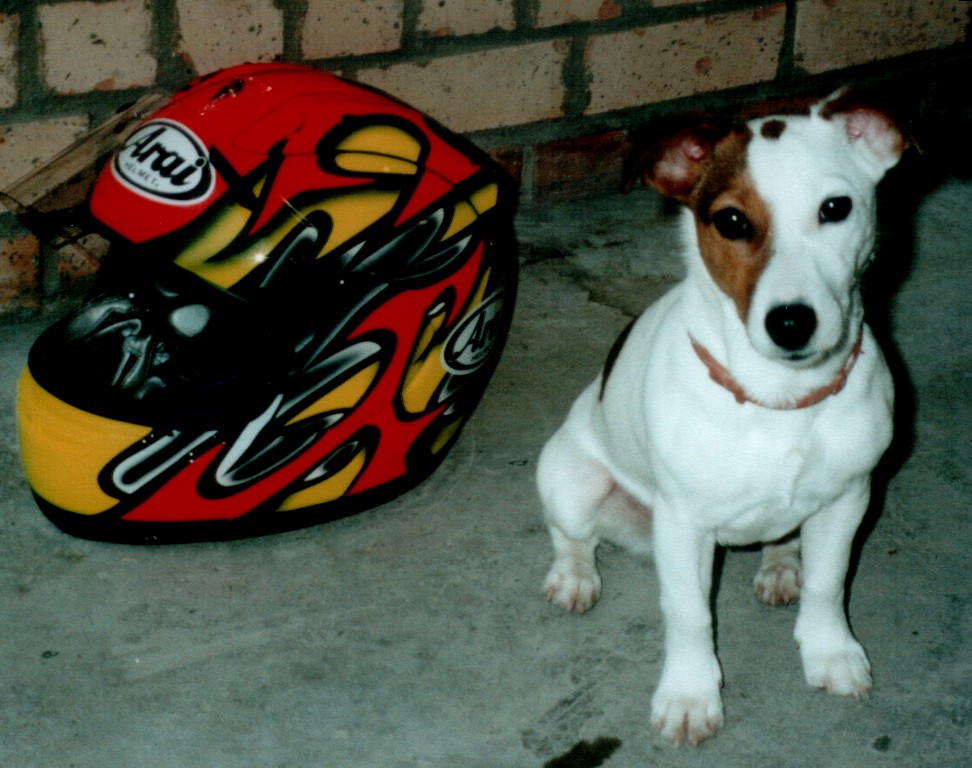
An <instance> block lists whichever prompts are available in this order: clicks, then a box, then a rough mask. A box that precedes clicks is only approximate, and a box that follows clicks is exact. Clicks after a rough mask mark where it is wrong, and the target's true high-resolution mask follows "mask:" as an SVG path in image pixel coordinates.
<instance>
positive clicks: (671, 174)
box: [626, 112, 730, 201]
mask: <svg viewBox="0 0 972 768" xmlns="http://www.w3.org/2000/svg"><path fill="white" fill-rule="evenodd" d="M729 131H730V126H729V124H728V123H727V122H726V121H724V120H722V119H720V118H718V117H715V116H713V115H710V114H707V113H704V112H690V113H688V114H685V115H679V116H677V117H674V118H670V119H668V120H662V121H659V122H657V123H654V124H653V125H651V126H650V127H649V128H648V129H647V130H643V131H642V132H640V134H639V135H637V136H635V137H634V144H635V155H634V156H635V161H634V163H633V164H632V168H631V171H630V172H629V174H628V182H627V184H626V186H628V187H630V186H631V183H632V182H633V180H634V179H635V178H638V177H640V178H641V180H642V181H643V182H644V183H645V184H647V185H649V186H651V187H654V188H655V189H657V190H658V191H659V192H661V193H662V194H663V195H665V196H667V197H673V198H675V199H676V200H682V201H685V200H686V199H687V198H689V197H690V196H691V194H692V192H693V190H694V189H695V188H696V186H697V185H698V183H699V181H701V179H702V178H703V176H704V175H705V172H706V168H707V167H708V165H709V161H710V160H711V159H712V154H713V151H714V148H715V145H716V143H717V142H718V141H719V139H720V138H722V137H723V136H725V135H726V134H727V133H728V132H729Z"/></svg>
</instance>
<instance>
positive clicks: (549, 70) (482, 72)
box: [358, 41, 567, 132]
mask: <svg viewBox="0 0 972 768" xmlns="http://www.w3.org/2000/svg"><path fill="white" fill-rule="evenodd" d="M566 59H567V45H566V44H565V43H563V42H561V41H545V42H540V43H528V44H526V45H517V46H509V47H506V48H494V49H490V50H485V51H477V52H475V53H467V54H461V55H457V56H446V57H442V58H439V59H433V60H432V61H429V62H427V63H424V64H396V65H394V66H391V67H384V68H379V69H368V70H363V71H361V72H360V73H358V79H359V80H361V81H362V82H365V83H368V84H370V85H373V86H375V87H376V88H381V89H382V90H385V91H387V92H388V93H390V94H392V95H394V96H397V97H398V98H400V99H402V100H404V101H406V102H408V103H410V104H411V105H412V106H414V107H416V108H417V109H420V110H422V111H424V112H427V113H428V114H429V115H431V116H432V117H434V118H436V119H437V120H438V121H439V122H441V123H442V124H444V125H445V126H446V127H448V128H451V129H452V130H454V131H459V132H466V131H478V130H483V129H487V128H497V127H500V126H507V125H521V124H524V123H533V122H538V121H541V120H551V119H554V118H557V117H561V116H562V115H563V102H564V84H563V80H562V72H563V67H564V62H565V61H566Z"/></svg>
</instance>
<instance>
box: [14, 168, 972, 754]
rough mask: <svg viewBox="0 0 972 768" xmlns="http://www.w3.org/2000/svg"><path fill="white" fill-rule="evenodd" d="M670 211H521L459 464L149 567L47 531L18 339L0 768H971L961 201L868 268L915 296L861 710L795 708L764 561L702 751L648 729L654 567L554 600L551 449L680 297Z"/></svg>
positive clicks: (967, 378) (876, 555)
mask: <svg viewBox="0 0 972 768" xmlns="http://www.w3.org/2000/svg"><path fill="white" fill-rule="evenodd" d="M658 207H659V206H658V202H657V200H656V199H655V198H654V197H653V196H652V195H651V193H648V192H636V193H632V194H631V195H628V196H625V197H610V198H604V199H600V200H595V201H587V202H584V203H581V204H573V205H560V206H552V207H548V208H546V209H544V210H542V211H534V212H531V213H528V214H524V215H522V216H521V223H520V234H521V239H522V242H523V255H524V263H525V266H524V269H523V273H522V282H521V291H520V299H519V307H518V314H517V318H516V322H515V326H514V329H513V333H512V337H511V339H510V341H509V345H508V347H507V350H506V353H505V356H504V359H503V362H502V364H501V366H500V369H499V371H498V372H497V374H496V377H495V379H494V381H493V383H492V385H491V387H490V390H489V391H488V393H487V395H486V398H485V399H484V401H483V403H482V405H481V406H480V408H479V410H478V411H477V413H476V415H475V417H474V419H473V421H472V423H471V424H470V425H469V426H468V428H467V429H466V431H465V432H464V433H463V436H462V438H461V440H460V442H459V443H458V445H457V446H456V448H455V449H454V450H453V452H452V453H451V454H450V455H449V457H448V458H447V460H446V463H445V464H444V465H443V466H442V467H441V468H440V469H439V470H438V471H437V473H436V474H435V475H433V477H432V478H431V479H429V480H428V481H427V482H425V483H424V484H423V485H421V486H420V487H419V488H417V489H416V490H414V491H413V492H411V493H409V494H407V495H406V496H404V497H402V498H400V499H398V500H397V501H394V502H392V503H389V504H387V505H385V506H384V507H381V508H378V509H374V510H371V511H368V512H364V513H362V514H359V515H357V516H354V517H351V518H347V519H344V520H341V521H338V522H334V523H329V524H326V525H322V526H318V527H316V528H311V529H306V530H302V531H297V532H293V533H288V534H282V535H278V536H273V537H267V538H262V539H255V540H248V541H240V542H234V543H220V544H196V545H181V546H169V547H161V548H138V547H129V546H121V545H109V544H100V543H94V542H89V541H81V540H78V539H74V538H71V537H69V536H67V535H65V534H63V533H61V532H59V531H58V530H56V529H55V528H54V527H53V526H51V525H50V524H49V523H48V522H47V521H46V519H45V518H44V517H43V516H42V515H41V514H40V512H39V511H38V510H37V509H36V508H35V507H34V505H33V503H32V501H31V498H30V496H29V493H28V490H27V488H26V486H25V484H24V482H23V481H22V479H21V474H20V468H19V459H18V456H17V448H16V443H15V425H14V419H13V415H12V411H13V401H14V383H15V379H16V375H17V373H18V371H19V369H20V368H21V366H22V365H23V362H24V359H25V356H26V352H27V349H28V347H29V344H30V342H31V341H32V339H33V337H34V336H35V335H36V334H37V333H38V331H39V330H40V327H41V326H40V324H38V323H24V324H19V325H6V326H3V327H0V488H2V493H0V531H2V533H0V537H2V538H0V622H2V627H3V632H2V635H0V765H2V766H4V768H35V767H37V766H45V767H46V766H57V767H58V768H68V766H73V767H75V768H105V767H106V766H108V767H109V768H114V767H115V766H119V767H124V768H128V767H130V766H153V767H154V768H169V767H170V766H171V767H173V768H175V767H176V766H177V767H178V768H218V767H224V766H225V767H226V768H236V767H237V766H240V767H242V766H252V767H253V768H270V767H271V766H288V767H289V766H293V767H294V768H312V767H318V766H320V767H323V768H344V767H345V766H353V767H354V768H370V767H372V766H373V767H374V768H406V767H408V768H423V767H424V768H543V767H544V766H546V768H593V767H594V766H597V765H604V766H607V768H626V767H627V766H718V768H742V767H745V768H750V767H751V766H757V765H759V766H767V767H776V766H779V767H782V768H790V767H791V766H792V767H794V768H800V767H802V766H806V767H807V768H810V767H814V768H816V767H818V766H827V767H828V768H835V767H846V768H868V767H869V766H895V767H898V766H907V767H908V768H916V767H918V766H934V767H935V768H949V767H951V766H966V765H969V764H970V763H969V761H970V754H972V594H970V577H969V573H970V569H969V565H968V563H969V556H970V553H972V524H970V510H972V462H970V457H972V454H970V447H972V347H970V343H969V342H970V340H972V293H970V290H969V285H970V282H972V280H970V278H972V261H970V258H969V254H970V251H972V222H970V219H969V210H970V209H972V184H970V183H968V182H958V181H953V182H950V183H947V184H945V185H943V186H940V187H938V188H936V189H935V190H933V191H932V192H930V193H929V194H928V195H927V196H925V197H924V199H923V201H922V205H921V207H920V209H919V215H918V217H917V218H916V220H915V222H916V223H915V225H914V227H913V228H912V227H911V226H909V225H908V222H910V219H909V220H908V221H904V220H902V219H901V218H900V217H897V220H896V221H895V226H894V227H893V228H892V231H891V232H890V235H889V241H888V243H887V248H886V249H885V250H886V254H885V258H884V259H882V261H880V262H879V263H878V265H877V266H876V267H875V270H876V274H878V275H882V274H884V275H887V276H889V277H888V278H887V279H886V280H884V281H878V282H879V283H881V282H883V283H884V284H891V285H895V284H896V283H898V282H900V286H897V285H895V287H896V292H895V298H894V301H893V304H892V305H891V306H892V310H893V312H892V316H893V324H892V325H891V330H892V332H893V337H894V339H895V342H896V344H897V347H898V350H899V351H900V357H901V360H902V361H903V370H902V371H901V372H899V373H900V379H901V380H900V389H901V392H902V396H901V399H902V404H903V405H902V415H903V418H902V423H903V424H902V429H901V437H900V441H899V444H898V447H897V451H896V454H895V455H896V456H897V457H898V459H897V460H896V461H892V462H889V472H888V473H887V474H888V475H890V477H888V478H887V480H886V483H882V485H884V486H886V491H885V492H884V493H883V494H882V496H883V499H881V503H880V505H879V506H880V509H879V513H880V514H879V515H876V516H875V517H874V519H873V520H871V521H870V523H869V526H868V530H867V532H866V536H865V537H863V538H864V541H863V544H862V547H861V553H860V558H859V562H858V564H857V567H856V574H855V578H854V582H853V588H852V591H851V599H850V612H851V617H852V622H853V625H854V628H855V631H856V633H857V635H858V637H859V638H861V640H862V641H863V643H864V645H865V647H866V648H867V649H868V651H869V654H870V658H871V661H872V664H873V668H874V677H875V687H874V690H873V695H872V697H871V699H870V700H869V701H866V702H852V701H845V700H839V699H833V698H830V697H828V696H826V695H824V694H823V693H821V692H818V691H814V690H810V689H808V688H807V687H806V686H805V684H804V681H803V677H802V672H801V670H800V663H799V658H798V654H797V650H796V648H795V646H794V643H793V642H792V640H791V637H790V635H791V631H792V625H793V619H794V615H795V612H794V609H773V608H769V607H766V606H764V605H762V604H760V603H759V602H757V601H756V600H755V598H754V597H753V596H752V594H751V592H752V590H751V577H752V575H753V573H754V571H755V568H756V564H757V554H756V553H755V552H753V551H732V552H729V553H727V554H726V557H725V560H724V564H723V568H722V573H721V581H720V584H719V589H718V597H717V606H718V608H717V620H718V642H719V650H720V656H721V660H722V662H723V666H724V669H725V675H726V687H725V691H724V697H725V705H726V718H727V722H726V726H725V728H724V730H723V731H722V732H721V733H720V734H719V736H718V737H717V738H716V739H715V740H713V741H710V742H707V743H706V744H704V745H703V746H701V747H700V748H696V749H690V748H685V749H682V750H675V749H674V748H671V747H669V746H667V745H666V744H664V743H660V742H659V741H658V739H657V738H656V737H655V736H654V735H653V734H652V732H651V729H650V727H649V725H648V710H649V698H650V695H651V691H652V689H653V687H654V684H655V682H656V681H657V677H658V674H659V671H660V653H661V651H660V637H661V627H660V622H659V615H658V604H657V595H656V582H655V576H654V573H653V571H652V569H651V567H650V564H646V563H645V562H644V561H642V560H639V559H638V558H636V557H634V556H632V555H630V554H628V553H626V552H623V551H622V550H619V549H614V548H611V547H604V548H603V549H602V551H601V564H602V574H603V576H604V582H605V592H604V596H603V598H602V601H601V603H600V604H599V605H598V607H597V608H596V610H594V611H593V612H591V613H589V614H587V615H585V616H582V617H577V616H570V615H566V614H564V613H562V612H561V611H560V610H558V609H555V608H553V607H551V606H549V605H547V604H546V603H545V602H544V601H543V600H542V598H541V595H540V585H541V582H542V579H543V576H544V573H545V571H546V568H547V566H548V564H549V558H550V547H549V543H548V539H547V533H546V530H545V528H544V526H543V525H542V523H541V520H540V512H539V508H538V504H537V500H536V498H535V496H534V491H533V479H532V476H533V471H534V464H535V460H536V456H537V452H538V450H539V448H540V446H541V444H542V443H543V441H544V439H545V438H546V437H547V436H548V435H549V434H550V433H551V432H552V430H553V429H554V428H555V426H556V425H557V424H558V422H559V420H560V419H561V418H562V417H563V415H564V413H565V411H566V409H567V407H568V404H569V403H570V401H571V400H572V399H573V397H574V396H575V395H576V393H577V392H578V391H579V390H580V388H581V387H582V386H583V385H584V384H585V383H587V381H588V380H589V379H590V378H591V377H593V376H594V375H595V374H596V372H597V370H598V369H599V367H600V365H601V362H602V360H603V358H604V355H605V353H606V352H607V349H608V347H609V346H610V344H611V342H612V341H613V340H614V338H615V335H616V334H617V332H618V331H619V330H620V329H621V327H622V326H624V325H625V324H626V322H627V318H628V316H629V315H630V314H631V313H633V312H635V311H637V310H638V309H640V308H641V307H642V306H643V305H644V304H646V303H647V301H649V300H650V299H651V298H653V297H654V296H656V295H657V294H658V292H659V291H660V290H662V289H663V288H664V286H665V285H667V284H668V283H669V282H670V281H671V279H672V278H673V276H675V275H677V274H678V271H679V265H678V262H677V260H674V259H673V258H672V256H671V254H670V249H671V246H670V244H671V233H670V229H671V222H670V221H669V220H668V219H666V218H665V217H663V216H659V215H657V210H658ZM648 214H651V215H648ZM903 225H904V226H903ZM912 234H913V242H914V246H915V247H914V249H912V248H911V240H912V237H911V235H912ZM912 250H914V252H915V256H914V258H913V259H911V258H910V256H909V254H910V253H911V252H912ZM909 264H910V265H911V267H910V270H909ZM878 303H879V304H880V302H878ZM879 319H880V318H879ZM582 742H588V744H587V747H586V748H585V747H584V746H583V745H582Z"/></svg>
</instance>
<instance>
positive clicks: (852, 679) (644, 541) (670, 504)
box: [537, 93, 907, 744]
mask: <svg viewBox="0 0 972 768" xmlns="http://www.w3.org/2000/svg"><path fill="white" fill-rule="evenodd" d="M755 114H757V113H756V112H753V113H751V114H750V116H749V117H748V118H747V119H746V121H745V122H742V123H738V124H720V122H719V121H717V120H715V119H713V118H711V117H708V116H705V115H701V114H696V115H690V116H687V118H686V119H685V120H684V121H683V122H682V123H681V124H680V125H678V126H677V127H674V128H672V129H671V130H669V131H668V132H667V133H665V134H664V135H660V136H658V137H656V138H655V139H654V140H653V141H652V142H651V143H650V144H649V145H648V147H647V149H646V150H645V152H644V154H643V155H642V156H641V159H640V160H639V163H638V168H637V172H638V173H640V174H641V176H642V178H643V179H644V181H645V182H646V183H648V184H649V185H651V186H653V187H655V188H656V189H657V190H659V191H660V192H661V193H662V194H664V195H666V196H669V197H672V198H674V199H676V200H679V201H681V202H682V203H684V205H685V210H684V211H683V220H682V222H683V239H684V257H685V260H686V262H687V276H686V277H685V279H684V280H683V281H682V282H681V283H680V284H679V285H677V286H676V287H675V288H673V289H672V290H671V291H670V292H669V293H668V294H666V295H665V296H664V297H663V298H661V299H660V300H659V301H658V302H657V303H655V304H654V305H653V306H651V307H650V308H649V309H648V310H647V311H646V312H645V313H644V314H642V315H641V316H640V317H639V318H638V319H637V320H636V321H635V322H633V323H632V325H631V326H629V328H628V329H627V330H626V331H625V332H624V333H623V334H622V336H621V338H619V339H618V341H617V342H616V343H615V345H614V348H613V349H612V350H611V352H610V354H609V357H608V361H607V363H606V364H605V367H604V369H603V371H602V372H601V374H600V376H599V377H598V378H597V379H596V380H595V381H594V382H593V383H592V384H591V385H590V386H589V387H588V388H587V389H586V390H584V392H583V393H581V395H580V396H579V397H578V399H577V400H576V401H575V403H574V405H573V407H572V409H571V411H570V413H569V415H568V417H567V419H566V421H565V423H564V424H563V425H562V426H561V427H560V428H559V430H558V431H557V432H556V433H555V434H554V435H553V436H552V437H551V438H550V440H549V441H548V442H547V444H546V445H545V446H544V448H543V451H542V452H541V455H540V459H539V464H538V470H537V483H538V488H539V492H540V497H541V499H542V502H543V505H544V509H545V515H546V522H547V524H548V526H549V528H550V534H551V537H552V539H553V548H554V554H555V556H554V562H553V566H552V567H551V568H550V572H549V574H548V575H547V578H546V583H545V585H544V588H545V592H546V596H547V598H548V599H549V600H550V601H552V602H554V603H556V604H558V605H560V606H563V607H564V608H566V609H567V610H570V611H576V612H578V613H583V612H584V611H586V610H588V609H589V608H591V607H592V606H593V605H594V603H595V601H596V600H597V598H598V596H599V594H600V591H601V579H600V576H599V575H598V572H597V567H596V564H595V549H596V548H597V545H598V542H599V541H600V540H601V539H610V540H613V541H616V542H618V543H620V544H622V545H625V546H627V547H629V548H630V549H633V550H635V551H646V550H648V549H649V548H650V550H651V551H652V552H653V555H654V561H655V564H656V568H657V572H658V581H659V586H660V591H661V609H662V614H663V616H664V625H665V661H664V665H663V668H662V672H661V679H660V681H659V683H658V688H657V690H656V691H655V694H654V697H653V698H652V714H651V718H652V723H653V725H654V727H655V728H656V730H657V731H658V732H659V733H660V734H661V735H662V736H663V737H665V738H667V739H668V740H670V741H672V742H674V743H676V744H680V743H682V742H691V743H699V742H701V741H703V740H704V739H706V738H709V737H710V736H713V735H714V734H715V732H716V730H717V729H718V728H719V727H720V726H721V725H722V722H723V713H722V700H721V695H720V687H721V685H722V673H721V670H720V666H719V662H718V660H717V659H716V655H715V648H714V644H713V636H712V616H711V612H710V604H709V595H710V589H711V584H712V563H713V557H714V552H715V548H716V546H717V545H720V544H721V545H727V546H735V545H745V544H752V543H756V542H760V543H763V545H764V546H763V557H762V565H761V567H760V569H759V572H758V573H757V574H756V578H755V591H756V595H757V596H758V597H759V598H760V599H761V600H763V601H765V602H766V603H769V604H770V605H787V604H791V603H794V602H796V601H797V600H798V599H799V602H800V605H799V613H798V616H797V620H796V628H795V631H794V636H795V638H796V641H797V643H798V644H799V648H800V654H801V658H802V661H803V669H804V673H805V675H806V679H807V682H808V683H809V684H810V685H812V686H816V687H819V688H824V689H826V691H827V692H829V693H834V694H839V695H843V696H851V697H853V698H856V699H861V698H865V697H866V696H867V695H868V690H869V688H870V686H871V674H870V665H869V663H868V660H867V656H866V655H865V653H864V650H863V648H862V647H861V645H860V643H858V642H857V640H855V639H854V637H853V635H852V634H851V631H850V628H849V627H848V623H847V617H846V614H845V608H844V582H845V579H846V577H847V571H848V561H849V558H850V554H851V546H852V542H853V539H854V535H855V532H856V530H857V527H858V525H859V524H860V522H861V519H862V518H863V516H864V513H865V510H866V508H867V506H868V501H869V496H870V477H871V472H872V470H873V469H874V467H875V465H876V464H877V462H878V460H879V459H880V458H881V456H882V454H883V453H884V451H885V449H886V448H887V447H888V445H889V443H890V441H891V433H892V400H893V387H892V381H891V375H890V373H889V371H888V367H887V364H886V363H885V360H884V357H883V356H882V354H881V351H880V349H879V348H878V345H877V343H876V342H875V340H874V337H873V335H872V334H871V331H870V329H869V328H868V327H867V325H866V324H865V323H864V319H863V308H862V301H861V295H860V290H859V282H860V278H861V275H862V273H863V272H864V270H865V268H866V267H867V265H868V263H869V261H870V260H871V258H872V255H873V252H874V245H875V187H876V185H877V183H878V181H879V180H880V179H881V177H882V176H883V175H884V173H885V172H886V171H887V170H888V169H889V168H891V167H892V166H894V165H895V164H896V163H897V162H898V160H899V159H900V157H901V155H902V152H903V151H904V149H905V146H906V144H907V142H906V140H905V137H904V135H903V132H902V131H901V130H900V129H899V127H898V126H897V125H896V124H895V123H894V122H893V121H892V120H891V119H890V118H889V117H887V116H886V115H885V114H883V113H882V112H880V111H878V110H876V109H873V108H869V107H867V106H864V105H862V104H860V103H858V102H855V101H854V100H853V99H852V98H851V96H850V95H849V94H847V93H838V94H836V95H834V96H832V97H831V98H830V99H829V100H827V101H823V102H819V103H815V104H812V105H808V106H807V108H806V110H805V111H803V112H802V113H798V114H768V115H764V116H762V117H754V116H753V115H755Z"/></svg>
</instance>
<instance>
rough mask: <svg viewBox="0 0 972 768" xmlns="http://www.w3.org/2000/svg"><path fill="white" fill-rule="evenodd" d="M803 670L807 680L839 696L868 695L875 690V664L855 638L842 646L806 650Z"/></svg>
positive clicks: (863, 696)
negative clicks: (838, 648)
mask: <svg viewBox="0 0 972 768" xmlns="http://www.w3.org/2000/svg"><path fill="white" fill-rule="evenodd" d="M801 650H803V649H802V648H801ZM803 671H804V674H805V675H806V678H807V683H809V684H810V685H812V686H813V687H815V688H823V689H824V690H825V691H826V692H827V693H832V694H834V695H835V696H850V697H851V698H854V699H866V698H867V697H868V694H869V692H870V690H871V665H870V664H869V663H868V661H867V655H866V654H865V653H864V649H863V648H862V647H861V646H860V643H857V642H855V641H851V642H850V643H848V644H847V646H846V647H844V648H842V649H840V650H834V651H823V650H817V651H809V650H808V651H803Z"/></svg>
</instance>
